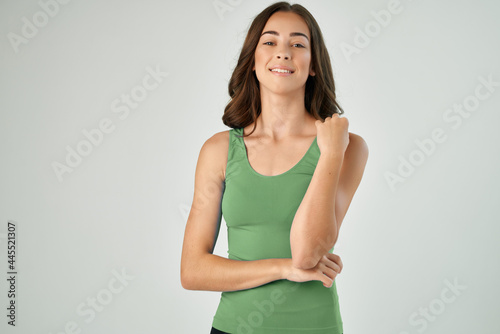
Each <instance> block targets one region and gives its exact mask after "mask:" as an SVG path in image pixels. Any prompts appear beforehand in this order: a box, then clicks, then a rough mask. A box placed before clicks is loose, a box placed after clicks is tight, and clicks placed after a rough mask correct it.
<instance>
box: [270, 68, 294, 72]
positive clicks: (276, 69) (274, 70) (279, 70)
mask: <svg viewBox="0 0 500 334" xmlns="http://www.w3.org/2000/svg"><path fill="white" fill-rule="evenodd" d="M271 72H279V73H292V72H291V71H288V70H282V69H279V68H275V69H272V70H271Z"/></svg>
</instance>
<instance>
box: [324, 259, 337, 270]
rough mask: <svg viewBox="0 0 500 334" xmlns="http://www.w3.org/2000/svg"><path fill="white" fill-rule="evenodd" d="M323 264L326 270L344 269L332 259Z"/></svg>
mask: <svg viewBox="0 0 500 334" xmlns="http://www.w3.org/2000/svg"><path fill="white" fill-rule="evenodd" d="M323 266H324V268H325V270H327V269H329V270H334V271H335V272H337V273H340V271H341V270H342V268H341V267H340V266H339V265H338V264H337V263H335V262H333V261H330V260H328V261H326V262H324V263H323Z"/></svg>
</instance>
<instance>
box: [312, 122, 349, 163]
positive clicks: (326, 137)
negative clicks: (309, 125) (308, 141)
mask: <svg viewBox="0 0 500 334" xmlns="http://www.w3.org/2000/svg"><path fill="white" fill-rule="evenodd" d="M314 124H315V125H316V130H317V140H316V141H317V144H318V147H319V150H320V152H321V153H322V154H323V153H333V154H341V155H344V153H345V150H346V149H347V146H348V145H349V132H348V131H347V130H348V127H349V121H348V120H347V118H345V117H339V115H338V114H333V115H332V116H331V117H327V118H325V120H324V121H321V120H319V119H318V120H316V122H315V123H314Z"/></svg>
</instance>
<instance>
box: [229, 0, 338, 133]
mask: <svg viewBox="0 0 500 334" xmlns="http://www.w3.org/2000/svg"><path fill="white" fill-rule="evenodd" d="M280 11H281V12H292V13H295V14H298V15H300V16H301V17H302V18H303V19H304V21H305V22H306V24H307V26H308V28H309V31H310V33H311V42H310V43H311V65H312V69H313V71H314V72H315V73H316V75H315V76H311V75H309V77H308V78H307V81H306V89H305V97H304V104H305V108H306V110H307V111H308V112H309V113H310V114H311V115H312V116H314V118H316V119H321V120H324V119H325V118H326V117H328V116H332V115H333V114H334V113H338V114H339V115H342V114H343V113H344V110H343V109H342V108H341V107H340V105H339V104H338V102H337V100H336V95H335V82H334V80H333V73H332V65H331V63H330V56H329V54H328V50H327V49H326V46H325V42H324V40H323V35H322V33H321V30H320V28H319V25H318V23H317V22H316V20H315V19H314V17H313V16H312V15H311V13H310V12H309V11H308V10H307V9H305V8H304V7H303V6H301V5H299V4H293V5H291V4H290V3H288V2H284V1H282V2H276V3H274V4H272V5H270V6H269V7H267V8H266V9H264V10H263V11H262V12H261V13H260V14H258V15H257V16H256V17H255V18H254V20H253V21H252V24H251V25H250V28H249V29H248V33H247V36H246V38H245V41H244V43H243V47H242V49H241V53H240V56H239V59H238V63H237V64H236V67H235V69H234V71H233V74H232V75H231V79H230V80H229V85H228V92H229V96H230V97H231V99H230V101H229V103H228V104H227V105H226V107H225V108H224V115H223V116H222V122H223V123H224V124H225V125H227V126H229V127H231V128H242V127H245V126H247V125H249V124H251V123H252V122H255V121H256V119H257V117H259V115H260V113H261V101H260V88H259V81H258V80H257V76H256V74H255V72H254V71H253V66H254V64H255V49H256V48H257V44H258V43H259V40H260V35H261V33H262V31H263V30H264V27H265V25H266V23H267V21H268V20H269V18H270V17H271V15H273V14H274V13H276V12H280ZM256 126H257V122H255V123H254V127H253V129H252V132H250V133H249V134H248V135H250V134H252V133H253V132H254V131H255V128H256Z"/></svg>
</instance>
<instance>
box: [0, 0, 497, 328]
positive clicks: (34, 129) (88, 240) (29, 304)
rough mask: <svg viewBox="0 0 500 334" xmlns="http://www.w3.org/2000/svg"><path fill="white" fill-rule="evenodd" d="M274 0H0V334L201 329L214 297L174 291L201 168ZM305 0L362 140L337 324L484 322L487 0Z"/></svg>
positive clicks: (490, 179)
mask: <svg viewBox="0 0 500 334" xmlns="http://www.w3.org/2000/svg"><path fill="white" fill-rule="evenodd" d="M271 3H272V1H244V0H195V1H159V0H156V1H155V0H145V1H128V0H127V1H117V0H109V1H96V0H88V1H83V0H72V1H68V0H65V1H63V0H39V1H36V0H30V1H28V0H23V1H7V0H2V1H1V2H0V31H1V38H0V48H1V53H0V71H1V72H0V73H1V75H0V262H1V266H0V268H1V270H2V272H1V275H0V276H1V277H2V279H1V280H0V305H1V306H2V307H1V310H2V311H1V316H0V319H1V324H0V328H1V330H0V331H1V332H2V333H6V334H7V333H23V334H28V333H29V334H32V333H43V334H49V333H52V334H56V333H58V334H59V333H67V334H69V333H95V334H101V333H102V334H112V333H113V334H115V333H116V334H128V333H130V334H132V333H134V334H135V333H147V334H165V333H186V334H192V333H208V332H209V329H210V327H211V322H212V319H213V315H214V314H215V310H216V307H217V304H218V302H219V298H220V292H209V291H188V290H185V289H183V288H182V286H181V283H180V258H181V249H182V241H183V235H184V228H185V224H186V221H187V217H188V215H189V211H190V208H191V202H192V199H193V191H194V175H195V167H196V162H197V159H198V154H199V152H200V149H201V147H202V145H203V143H204V142H205V141H206V140H207V139H208V138H210V137H211V136H212V135H214V134H215V133H217V132H220V131H225V130H228V129H229V128H228V127H227V126H225V125H224V124H223V123H222V119H221V118H222V114H223V111H224V107H225V106H226V104H227V102H228V101H229V95H228V92H227V85H228V80H229V78H230V76H231V73H232V71H233V69H234V67H235V65H236V61H237V57H238V55H239V52H240V50H241V46H242V45H243V41H244V38H245V36H246V32H247V30H248V28H249V25H250V23H251V21H252V20H253V18H254V17H255V15H257V14H258V13H259V12H260V11H262V10H263V9H264V8H265V7H267V6H268V5H270V4H271ZM298 3H300V4H301V5H303V6H304V7H306V8H307V9H308V10H309V11H310V12H311V13H312V14H313V16H314V17H315V18H316V20H317V21H318V23H319V26H320V27H321V30H322V33H323V37H324V39H325V42H326V45H327V48H328V50H329V52H330V57H331V62H332V67H333V73H334V79H335V83H336V88H337V97H338V101H339V103H340V105H341V106H342V108H343V109H344V111H345V114H344V116H345V117H347V118H348V119H349V131H350V132H352V133H355V134H358V135H360V136H362V137H363V138H364V139H365V141H366V143H367V144H368V147H369V150H370V155H369V159H368V163H367V166H366V170H365V174H364V176H363V180H362V182H361V184H360V187H359V189H358V191H357V192H356V194H355V196H354V199H353V201H352V203H351V206H350V208H349V211H348V213H347V215H346V217H345V220H344V222H343V223H342V228H341V230H340V236H339V240H338V243H337V244H336V245H335V252H336V253H337V254H338V255H340V257H341V258H342V261H343V263H344V268H343V271H342V273H341V274H340V275H339V276H338V277H337V278H336V284H337V290H338V295H339V303H340V308H341V313H342V318H343V322H344V329H345V333H346V334H366V333H374V334H420V333H426V334H451V333H453V334H472V333H478V334H494V333H499V332H500V324H499V323H498V321H497V317H498V306H497V302H498V300H499V298H500V288H499V287H498V277H499V274H500V270H499V265H498V264H499V263H500V252H499V251H500V246H499V242H498V240H499V237H500V233H499V232H500V212H499V209H498V202H499V200H500V196H499V189H500V178H499V176H498V170H499V168H500V154H499V153H500V152H499V145H498V142H499V139H500V132H499V131H498V129H499V126H500V108H499V107H500V62H499V61H498V59H500V44H499V43H498V41H499V40H500V21H499V20H498V16H499V14H500V4H499V3H498V1H494V0H476V1H472V0H469V1H452V0H442V1H430V0H413V1H412V0H376V1H368V0H359V1H341V0H336V1H330V0H329V1H327V0H316V1H315V0H310V1H305V0H304V1H299V2H298ZM226 232H227V230H226V225H225V222H224V221H222V225H221V229H220V234H219V237H218V241H217V245H216V249H215V253H216V254H218V255H220V256H227V234H226Z"/></svg>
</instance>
